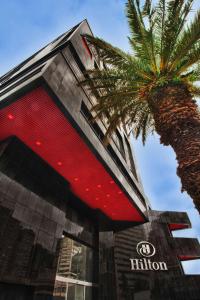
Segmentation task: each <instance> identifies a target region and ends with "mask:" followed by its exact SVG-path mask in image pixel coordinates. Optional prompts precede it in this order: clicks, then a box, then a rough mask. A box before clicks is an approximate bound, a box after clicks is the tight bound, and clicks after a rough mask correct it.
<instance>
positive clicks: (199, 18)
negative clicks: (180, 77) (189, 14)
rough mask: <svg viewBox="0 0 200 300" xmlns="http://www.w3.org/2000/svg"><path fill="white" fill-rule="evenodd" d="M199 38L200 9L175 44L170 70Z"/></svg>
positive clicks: (185, 56)
mask: <svg viewBox="0 0 200 300" xmlns="http://www.w3.org/2000/svg"><path fill="white" fill-rule="evenodd" d="M199 40H200V11H198V12H197V13H196V16H195V18H194V20H193V21H192V22H191V24H190V25H189V26H188V27H187V28H186V29H185V30H184V32H183V34H182V36H181V38H180V40H179V41H178V43H177V45H176V49H175V51H174V53H173V55H172V63H171V66H170V70H173V69H175V68H176V67H177V65H178V64H179V62H180V60H183V59H184V58H187V55H188V53H189V52H190V49H191V47H194V46H195V44H196V43H197V42H199Z"/></svg>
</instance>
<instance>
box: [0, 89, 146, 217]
mask: <svg viewBox="0 0 200 300" xmlns="http://www.w3.org/2000/svg"><path fill="white" fill-rule="evenodd" d="M16 100H17V101H15V102H12V103H11V104H10V105H8V106H6V107H4V108H2V109H1V111H0V140H4V139H6V138H8V137H10V136H13V135H15V136H17V137H18V138H19V139H20V140H22V141H23V142H24V143H25V144H26V145H27V146H28V147H30V148H31V149H32V150H33V151H34V152H35V153H36V154H38V155H39V156H40V157H41V158H42V159H44V160H45V161H46V162H47V163H48V164H49V165H51V166H52V167H53V168H54V169H55V170H56V171H57V172H58V173H59V174H60V175H62V176H63V177H64V178H65V179H66V180H67V181H68V182H69V183H70V186H71V190H72V191H73V192H74V193H75V194H76V195H77V196H78V197H80V198H81V199H82V201H84V202H85V203H86V204H87V205H88V206H89V207H91V208H93V209H100V210H101V211H102V212H103V213H104V214H105V215H107V216H108V217H109V218H110V219H112V220H120V221H135V222H143V221H144V217H143V215H142V213H141V212H140V211H139V209H137V208H136V207H135V206H134V205H133V204H132V203H131V202H130V200H129V199H128V197H127V195H126V194H125V193H124V192H123V191H122V190H121V189H120V187H119V186H118V185H117V183H116V182H115V181H114V180H113V178H112V177H111V176H110V174H109V173H108V172H107V171H106V169H105V167H104V166H103V165H102V164H101V163H100V161H99V160H98V159H97V157H96V156H95V155H94V153H93V152H92V151H91V150H90V148H89V146H87V144H86V143H85V142H84V140H83V138H82V137H81V136H80V135H79V134H78V132H77V131H76V129H74V127H73V126H72V125H71V123H70V122H69V121H68V119H67V118H66V117H65V116H64V114H63V113H62V112H61V111H60V109H59V108H58V107H57V105H56V104H55V102H54V101H53V100H52V99H51V97H50V96H49V94H48V93H47V92H46V90H45V89H44V88H42V87H39V88H37V89H35V90H33V91H31V92H29V93H27V94H26V95H24V96H23V97H21V98H20V99H16Z"/></svg>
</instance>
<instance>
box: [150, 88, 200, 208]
mask: <svg viewBox="0 0 200 300" xmlns="http://www.w3.org/2000/svg"><path fill="white" fill-rule="evenodd" d="M150 107H151V110H152V113H153V115H154V120H155V128H156V131H157V133H158V134H159V135H160V141H161V143H162V144H164V145H171V146H172V148H173V149H174V151H175V153H176V159H177V162H178V168H177V174H178V176H179V177H180V179H181V183H182V191H187V193H188V194H189V195H190V196H191V198H192V199H193V201H194V204H195V206H196V208H197V210H198V211H199V212H200V114H199V111H198V106H197V104H196V102H195V101H194V99H193V98H192V95H191V94H190V92H189V90H188V88H187V87H186V86H185V85H183V84H182V85H180V84H179V85H171V86H167V87H163V88H160V90H159V91H157V92H156V93H155V95H154V97H153V98H152V99H150Z"/></svg>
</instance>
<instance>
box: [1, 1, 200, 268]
mask: <svg viewBox="0 0 200 300" xmlns="http://www.w3.org/2000/svg"><path fill="white" fill-rule="evenodd" d="M198 8H200V4H198V1H196V2H195V5H194V11H195V10H196V9H198ZM194 11H193V13H194ZM83 19H87V20H88V22H89V24H90V26H91V28H92V31H93V33H94V35H95V36H99V37H101V38H103V39H104V40H107V41H109V42H110V43H111V44H113V45H115V46H118V47H120V48H121V49H123V50H125V51H130V48H129V44H128V39H127V36H128V34H129V30H128V24H127V20H126V17H125V1H124V0H101V1H100V0H34V1H32V0H20V1H19V0H9V1H5V0H2V1H1V9H0V75H3V74H4V73H5V72H7V71H9V69H11V68H12V67H14V66H16V65H17V64H18V63H20V62H21V61H23V60H24V59H26V58H27V57H28V56H30V55H32V54H33V53H34V52H36V51H37V50H39V49H40V48H41V47H43V46H44V45H45V44H47V43H48V42H50V41H52V40H53V39H54V38H56V37H57V36H58V35H60V34H61V33H63V32H65V31H67V30H68V29H70V28H71V27H73V26H74V25H76V24H77V23H78V22H80V21H82V20H83ZM132 144H133V149H134V152H135V156H136V160H137V166H138V169H139V172H140V175H141V178H142V182H143V186H144V190H145V193H146V195H147V197H148V199H149V201H150V203H151V205H152V208H153V209H155V210H163V211H165V210H171V211H186V212H187V213H188V215H189V217H190V220H191V222H192V229H187V230H181V231H177V232H175V233H174V236H183V237H195V238H200V218H199V214H198V213H197V211H196V210H195V209H194V205H193V202H192V200H191V199H190V197H189V196H188V195H187V194H186V193H181V192H180V190H181V185H180V180H179V178H178V177H177V175H176V167H177V163H176V159H175V154H174V152H173V150H172V149H171V148H170V147H164V146H162V145H161V144H160V143H159V137H158V136H157V135H154V136H149V138H148V139H147V143H146V145H145V146H143V145H142V143H141V140H140V139H139V140H138V141H135V140H133V141H132ZM183 267H184V270H185V273H187V274H197V273H198V274H200V260H196V261H191V262H184V263H183Z"/></svg>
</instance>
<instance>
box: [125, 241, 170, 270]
mask: <svg viewBox="0 0 200 300" xmlns="http://www.w3.org/2000/svg"><path fill="white" fill-rule="evenodd" d="M136 250H137V253H138V254H139V255H142V256H144V258H131V259H130V262H131V270H132V271H167V270H168V268H167V265H166V263H165V262H163V261H161V262H156V261H153V262H152V261H151V259H149V257H152V256H154V255H155V253H156V249H155V247H154V245H153V244H151V243H149V242H146V241H142V242H140V243H138V244H137V246H136Z"/></svg>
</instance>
